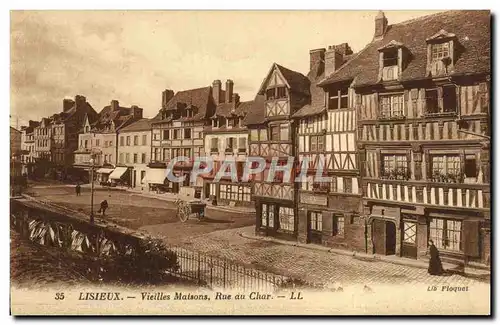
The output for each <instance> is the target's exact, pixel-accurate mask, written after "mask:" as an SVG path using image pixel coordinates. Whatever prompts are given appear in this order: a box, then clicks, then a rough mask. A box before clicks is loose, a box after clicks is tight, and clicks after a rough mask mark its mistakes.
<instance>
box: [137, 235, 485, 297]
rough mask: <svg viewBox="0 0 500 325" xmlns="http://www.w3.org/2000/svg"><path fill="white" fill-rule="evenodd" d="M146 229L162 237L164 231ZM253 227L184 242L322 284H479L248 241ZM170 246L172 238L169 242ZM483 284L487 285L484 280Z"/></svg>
mask: <svg viewBox="0 0 500 325" xmlns="http://www.w3.org/2000/svg"><path fill="white" fill-rule="evenodd" d="M142 229H144V230H146V231H148V232H151V233H154V234H156V235H159V236H161V235H162V233H161V227H158V226H146V227H143V228H142ZM253 229H254V228H253V226H250V227H243V228H236V229H228V230H219V231H214V232H211V233H207V234H204V235H201V236H195V237H190V238H187V239H185V240H183V241H182V242H181V243H179V244H180V245H182V246H183V247H185V248H188V249H191V250H195V251H199V252H203V253H206V254H209V255H212V256H218V257H224V258H228V259H230V260H236V261H239V262H241V263H245V264H247V265H252V266H253V267H255V268H257V269H261V270H267V271H270V272H274V273H277V274H282V275H287V276H293V277H297V278H301V279H303V280H306V281H310V282H313V283H318V284H327V285H329V286H333V287H336V286H343V285H349V284H409V283H411V284H422V285H437V284H439V285H444V284H449V285H454V286H466V285H471V284H473V283H477V282H478V281H479V280H478V279H474V278H471V277H465V276H461V275H458V274H453V275H449V276H431V275H429V274H428V273H427V270H426V269H421V268H416V267H412V266H404V265H395V264H391V263H387V262H384V261H377V260H373V259H368V258H364V257H352V256H348V255H342V254H335V253H331V252H324V251H317V250H313V249H307V248H302V247H294V246H290V245H283V244H280V243H275V242H270V241H262V240H256V239H249V238H244V237H242V236H241V235H240V234H241V233H245V234H251V233H252V232H253ZM165 240H166V241H167V242H168V241H169V240H168V238H165ZM481 281H483V282H484V280H483V279H481Z"/></svg>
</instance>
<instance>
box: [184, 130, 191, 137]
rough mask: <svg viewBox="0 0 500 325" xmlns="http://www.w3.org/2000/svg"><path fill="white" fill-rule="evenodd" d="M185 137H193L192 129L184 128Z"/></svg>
mask: <svg viewBox="0 0 500 325" xmlns="http://www.w3.org/2000/svg"><path fill="white" fill-rule="evenodd" d="M184 139H191V129H189V128H186V129H184Z"/></svg>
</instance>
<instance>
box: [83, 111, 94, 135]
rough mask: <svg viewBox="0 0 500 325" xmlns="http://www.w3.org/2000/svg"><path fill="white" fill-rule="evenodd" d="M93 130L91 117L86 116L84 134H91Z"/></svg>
mask: <svg viewBox="0 0 500 325" xmlns="http://www.w3.org/2000/svg"><path fill="white" fill-rule="evenodd" d="M91 130H92V126H91V125H90V121H89V117H88V115H85V119H84V122H83V133H90V131H91Z"/></svg>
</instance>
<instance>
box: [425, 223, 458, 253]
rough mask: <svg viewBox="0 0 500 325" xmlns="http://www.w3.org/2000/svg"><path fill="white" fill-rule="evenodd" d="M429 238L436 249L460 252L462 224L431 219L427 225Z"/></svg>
mask: <svg viewBox="0 0 500 325" xmlns="http://www.w3.org/2000/svg"><path fill="white" fill-rule="evenodd" d="M429 238H430V239H432V241H433V242H434V245H435V246H436V247H437V248H441V249H446V250H451V251H457V252H458V251H462V240H461V239H462V222H461V221H460V220H451V219H440V218H432V219H431V222H430V225H429Z"/></svg>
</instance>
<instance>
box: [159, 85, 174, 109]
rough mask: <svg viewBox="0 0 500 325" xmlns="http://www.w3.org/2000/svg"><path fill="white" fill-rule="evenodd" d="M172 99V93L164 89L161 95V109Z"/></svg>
mask: <svg viewBox="0 0 500 325" xmlns="http://www.w3.org/2000/svg"><path fill="white" fill-rule="evenodd" d="M172 97H174V91H173V90H171V89H165V90H164V91H163V92H162V93H161V107H162V108H165V107H167V104H168V102H169V101H170V100H171V99H172Z"/></svg>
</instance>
